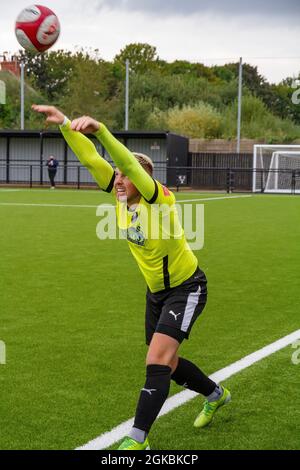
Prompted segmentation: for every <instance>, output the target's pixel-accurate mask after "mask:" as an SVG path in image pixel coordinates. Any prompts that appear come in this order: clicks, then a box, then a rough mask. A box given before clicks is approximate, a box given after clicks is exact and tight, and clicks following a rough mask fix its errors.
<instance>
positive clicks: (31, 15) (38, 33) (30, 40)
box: [15, 5, 60, 52]
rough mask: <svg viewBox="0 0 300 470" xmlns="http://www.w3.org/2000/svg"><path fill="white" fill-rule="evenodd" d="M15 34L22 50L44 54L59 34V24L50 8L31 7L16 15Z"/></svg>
mask: <svg viewBox="0 0 300 470" xmlns="http://www.w3.org/2000/svg"><path fill="white" fill-rule="evenodd" d="M15 33H16V36H17V40H18V41H19V43H20V44H21V46H22V47H24V49H26V50H29V51H31V52H44V51H46V50H47V49H49V48H50V47H51V46H53V44H54V43H55V42H56V40H57V38H58V36H59V33H60V24H59V21H58V18H57V16H56V14H55V13H54V12H53V11H52V10H50V8H47V7H44V6H42V5H31V6H29V7H27V8H24V10H22V11H21V13H20V14H19V15H18V17H17V19H16V25H15Z"/></svg>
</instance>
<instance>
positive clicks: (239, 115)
mask: <svg viewBox="0 0 300 470" xmlns="http://www.w3.org/2000/svg"><path fill="white" fill-rule="evenodd" d="M242 84H243V59H242V57H240V65H239V93H238V118H237V145H236V151H237V153H240V150H241V119H242Z"/></svg>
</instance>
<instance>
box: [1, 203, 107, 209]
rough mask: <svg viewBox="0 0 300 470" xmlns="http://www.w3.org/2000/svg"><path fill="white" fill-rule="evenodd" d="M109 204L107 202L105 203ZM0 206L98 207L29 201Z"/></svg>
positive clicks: (94, 207)
mask: <svg viewBox="0 0 300 470" xmlns="http://www.w3.org/2000/svg"><path fill="white" fill-rule="evenodd" d="M103 205H105V206H106V205H107V204H103ZM0 206H21V207H23V206H25V207H26V206H29V207H76V208H80V207H83V208H89V209H90V208H93V209H96V208H97V207H98V206H94V205H83V204H31V203H29V202H28V203H27V202H24V203H23V202H0Z"/></svg>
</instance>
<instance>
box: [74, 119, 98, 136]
mask: <svg viewBox="0 0 300 470" xmlns="http://www.w3.org/2000/svg"><path fill="white" fill-rule="evenodd" d="M71 129H73V131H79V132H82V134H92V133H93V132H97V131H98V130H99V129H100V124H99V122H98V121H96V119H93V118H91V117H90V116H81V117H79V118H77V119H74V120H73V121H72V122H71Z"/></svg>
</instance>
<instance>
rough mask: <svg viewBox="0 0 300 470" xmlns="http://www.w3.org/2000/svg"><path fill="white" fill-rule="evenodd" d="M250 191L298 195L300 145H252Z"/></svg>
mask: <svg viewBox="0 0 300 470" xmlns="http://www.w3.org/2000/svg"><path fill="white" fill-rule="evenodd" d="M252 191H253V192H265V193H291V192H296V193H300V145H254V149H253V187H252Z"/></svg>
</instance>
